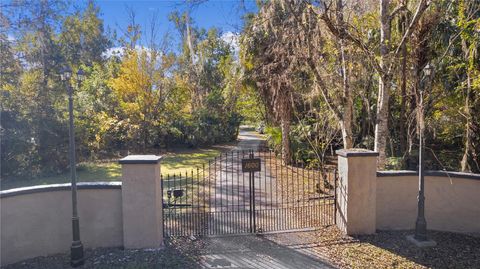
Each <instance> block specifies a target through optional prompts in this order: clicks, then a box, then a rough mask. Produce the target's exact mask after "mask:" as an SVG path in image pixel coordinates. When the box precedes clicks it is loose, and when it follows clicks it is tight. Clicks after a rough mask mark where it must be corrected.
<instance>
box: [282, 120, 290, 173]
mask: <svg viewBox="0 0 480 269" xmlns="http://www.w3.org/2000/svg"><path fill="white" fill-rule="evenodd" d="M280 127H281V129H282V161H283V163H284V164H290V163H291V160H292V152H291V149H290V137H289V134H290V120H288V119H285V118H282V119H281V122H280Z"/></svg>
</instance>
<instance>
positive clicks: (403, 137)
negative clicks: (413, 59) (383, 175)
mask: <svg viewBox="0 0 480 269" xmlns="http://www.w3.org/2000/svg"><path fill="white" fill-rule="evenodd" d="M403 4H404V5H407V1H406V0H404V2H403ZM401 27H402V35H404V34H405V30H406V28H407V18H406V15H405V14H404V15H402V17H401ZM401 54H402V63H401V64H402V67H401V70H402V71H401V72H402V73H401V93H400V119H399V129H400V130H399V140H400V154H404V155H405V152H406V151H407V134H406V133H407V128H406V122H407V117H406V112H407V107H406V106H407V102H406V99H407V96H406V95H407V44H406V43H403V44H402V47H401ZM404 161H405V160H404Z"/></svg>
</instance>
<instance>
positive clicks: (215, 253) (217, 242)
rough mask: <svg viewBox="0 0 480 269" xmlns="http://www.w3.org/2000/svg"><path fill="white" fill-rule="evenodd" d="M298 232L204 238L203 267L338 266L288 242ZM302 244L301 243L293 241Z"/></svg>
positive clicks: (280, 268) (295, 238) (201, 262)
mask: <svg viewBox="0 0 480 269" xmlns="http://www.w3.org/2000/svg"><path fill="white" fill-rule="evenodd" d="M299 239H300V238H299V237H297V234H296V233H290V234H276V235H268V236H255V235H243V236H224V237H210V238H209V237H206V238H202V239H201V240H202V241H203V242H202V243H203V244H204V245H203V249H202V250H200V253H201V254H200V257H199V259H198V260H199V261H200V262H199V267H200V268H279V269H284V268H299V269H304V268H305V269H307V268H335V267H333V266H332V265H330V264H329V263H328V262H327V261H325V260H324V259H323V258H322V257H320V256H319V255H317V254H315V253H309V252H308V251H302V250H298V249H294V248H293V247H290V246H288V245H289V244H292V243H294V242H296V241H298V240H299ZM293 245H298V244H292V246H293Z"/></svg>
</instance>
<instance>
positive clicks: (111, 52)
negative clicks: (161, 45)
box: [102, 45, 162, 59]
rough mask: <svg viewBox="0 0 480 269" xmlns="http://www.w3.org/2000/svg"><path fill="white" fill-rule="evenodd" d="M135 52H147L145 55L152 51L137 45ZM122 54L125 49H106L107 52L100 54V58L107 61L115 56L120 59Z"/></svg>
mask: <svg viewBox="0 0 480 269" xmlns="http://www.w3.org/2000/svg"><path fill="white" fill-rule="evenodd" d="M135 50H136V51H137V52H147V54H148V53H151V51H152V49H150V48H149V47H144V46H139V45H136V46H135ZM124 54H125V47H113V48H109V49H107V51H105V52H104V53H103V54H102V56H103V57H105V58H107V59H108V58H110V57H112V56H117V57H120V58H122V57H123V55H124ZM160 55H162V53H161V52H160V53H159V56H160ZM159 56H158V57H159Z"/></svg>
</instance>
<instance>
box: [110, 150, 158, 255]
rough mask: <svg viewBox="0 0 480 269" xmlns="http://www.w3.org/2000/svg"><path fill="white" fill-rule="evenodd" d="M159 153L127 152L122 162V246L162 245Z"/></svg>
mask: <svg viewBox="0 0 480 269" xmlns="http://www.w3.org/2000/svg"><path fill="white" fill-rule="evenodd" d="M160 159H161V157H160V156H155V155H129V156H127V157H125V158H123V159H121V160H120V161H119V163H120V164H121V165H122V213H123V246H124V247H125V248H160V247H163V215H162V204H163V202H162V185H161V184H162V182H161V180H160Z"/></svg>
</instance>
